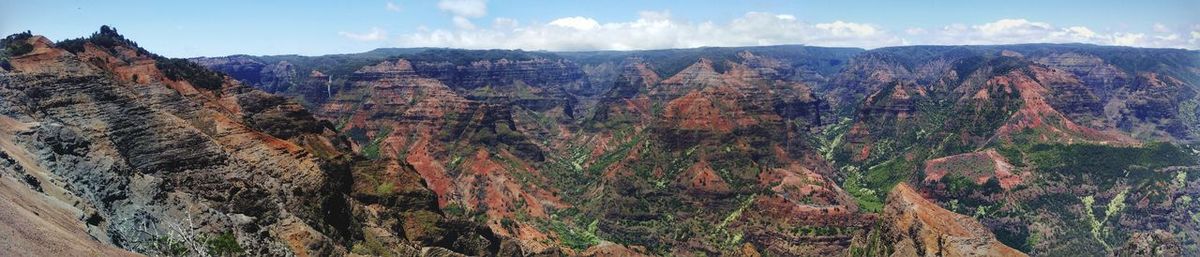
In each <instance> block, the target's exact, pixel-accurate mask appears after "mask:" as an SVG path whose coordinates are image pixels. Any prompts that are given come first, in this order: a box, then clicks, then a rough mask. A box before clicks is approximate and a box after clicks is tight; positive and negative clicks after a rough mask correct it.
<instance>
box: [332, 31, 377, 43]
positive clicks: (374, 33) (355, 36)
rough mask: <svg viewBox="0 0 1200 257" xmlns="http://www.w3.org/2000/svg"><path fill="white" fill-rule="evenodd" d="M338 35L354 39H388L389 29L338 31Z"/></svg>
mask: <svg viewBox="0 0 1200 257" xmlns="http://www.w3.org/2000/svg"><path fill="white" fill-rule="evenodd" d="M338 35H342V36H343V37H346V38H349V39H351V40H354V41H364V42H366V41H380V40H385V39H387V31H385V30H383V29H380V28H371V32H368V33H362V34H360V33H353V32H345V31H342V32H338Z"/></svg>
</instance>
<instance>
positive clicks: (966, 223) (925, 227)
mask: <svg viewBox="0 0 1200 257" xmlns="http://www.w3.org/2000/svg"><path fill="white" fill-rule="evenodd" d="M882 221H883V222H885V224H886V225H885V227H884V228H883V229H884V231H886V232H885V238H886V240H887V243H889V244H891V245H892V248H893V252H892V254H891V255H892V256H1026V255H1025V254H1024V253H1021V252H1020V251H1017V250H1016V249H1013V248H1011V247H1008V246H1005V245H1004V244H1001V243H1000V242H999V241H996V238H995V236H993V235H992V233H991V232H989V231H988V229H987V228H986V227H984V226H983V225H980V224H979V222H978V221H975V220H974V219H972V218H970V217H967V216H964V215H961V214H957V213H953V212H950V211H947V210H945V209H942V208H941V207H938V206H937V204H935V203H933V202H930V201H929V200H926V199H925V198H924V197H922V196H921V195H920V194H919V193H918V192H917V191H915V190H913V189H912V188H911V187H910V186H908V185H907V184H903V183H901V184H899V185H896V187H895V188H894V189H892V192H891V193H889V194H888V199H887V205H886V206H885V207H884V212H883V217H882Z"/></svg>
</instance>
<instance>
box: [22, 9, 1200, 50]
mask: <svg viewBox="0 0 1200 257" xmlns="http://www.w3.org/2000/svg"><path fill="white" fill-rule="evenodd" d="M104 24H108V25H112V26H114V27H116V28H117V29H118V30H119V31H120V32H121V33H122V34H125V35H126V36H128V37H129V38H131V39H133V40H135V41H137V42H138V43H139V44H140V45H142V46H143V47H145V48H147V49H149V50H151V51H154V52H157V53H160V54H163V55H166V56H171V57H192V56H220V55H230V54H254V55H262V54H303V55H320V54H332V53H353V52H362V51H367V50H370V49H374V48H379V47H416V46H434V47H456V48H475V49H488V48H505V49H513V48H520V49H527V50H600V49H611V50H629V49H658V48H682V47H698V46H743V45H774V44H807V45H817V46H853V47H864V48H875V47H882V46H894V45H913V44H1008V43H1035V42H1058V43H1061V42H1084V43H1095V44H1105V45H1130V46H1141V47H1171V48H1187V49H1200V1H1196V0H1192V1H1106V0H1101V1H1051V0H1040V1H1027V0H1006V1H853V2H851V1H768V0H750V1H682V0H661V1H631V0H619V1H545V0H519V1H504V0H490V1H488V0H440V1H435V0H430V1H413V0H392V1H386V0H385V1H204V2H201V1H145V0H119V1H82V0H75V1H66V0H37V1H33V0H0V33H4V34H11V33H16V32H19V31H25V30H32V31H33V32H34V33H36V34H42V35H45V36H47V37H50V38H51V39H54V40H61V39H66V38H74V37H80V36H86V35H88V34H90V33H92V32H94V31H96V30H97V29H98V28H99V26H100V25H104Z"/></svg>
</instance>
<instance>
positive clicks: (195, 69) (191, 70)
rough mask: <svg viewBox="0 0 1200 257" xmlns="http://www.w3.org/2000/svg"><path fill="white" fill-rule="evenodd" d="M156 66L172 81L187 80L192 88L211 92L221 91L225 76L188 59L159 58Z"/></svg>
mask: <svg viewBox="0 0 1200 257" xmlns="http://www.w3.org/2000/svg"><path fill="white" fill-rule="evenodd" d="M155 61H156V62H155V66H157V67H158V69H159V70H162V72H163V74H164V75H166V76H167V78H168V79H171V80H187V81H188V82H189V83H191V84H192V86H195V87H197V88H202V89H208V90H211V91H217V90H220V89H221V84H222V83H223V82H224V81H225V76H224V75H221V73H218V72H215V71H212V70H209V69H208V68H205V67H204V66H200V65H199V64H196V63H194V62H191V61H188V60H187V59H179V58H165V57H161V56H157V57H156V60H155Z"/></svg>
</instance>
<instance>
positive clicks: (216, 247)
mask: <svg viewBox="0 0 1200 257" xmlns="http://www.w3.org/2000/svg"><path fill="white" fill-rule="evenodd" d="M204 243H205V245H206V246H207V247H208V254H210V255H214V256H235V255H238V254H241V253H242V251H243V249H242V245H240V244H238V242H237V237H234V236H233V233H229V232H225V233H223V234H221V235H218V236H216V237H213V238H209V239H208V240H205V242H204Z"/></svg>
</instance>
